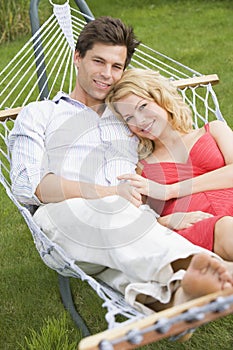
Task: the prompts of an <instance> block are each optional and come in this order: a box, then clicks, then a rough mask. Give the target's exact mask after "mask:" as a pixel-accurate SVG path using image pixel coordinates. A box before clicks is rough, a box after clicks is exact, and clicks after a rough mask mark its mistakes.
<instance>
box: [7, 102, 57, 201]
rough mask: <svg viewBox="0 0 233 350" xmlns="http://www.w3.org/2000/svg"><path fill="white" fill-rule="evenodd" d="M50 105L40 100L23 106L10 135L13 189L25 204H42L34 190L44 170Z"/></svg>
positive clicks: (50, 111) (50, 103)
mask: <svg viewBox="0 0 233 350" xmlns="http://www.w3.org/2000/svg"><path fill="white" fill-rule="evenodd" d="M52 104H53V103H52V102H51V101H41V102H34V103H31V104H29V105H28V106H26V107H24V108H23V109H22V111H21V112H20V113H19V115H18V117H17V119H16V121H15V124H14V127H13V129H12V131H11V132H10V135H9V139H8V143H9V149H10V152H11V172H10V176H11V182H12V192H13V194H14V196H15V197H16V198H17V199H18V200H19V201H20V202H21V203H24V204H34V205H40V204H41V203H40V201H39V199H38V198H37V197H36V195H35V190H36V187H37V186H38V184H39V183H40V181H41V178H42V177H43V176H44V175H45V174H46V172H47V170H46V163H47V162H46V152H45V146H44V140H45V130H46V125H47V124H48V118H49V116H50V115H51V113H52V108H51V107H52ZM45 111H46V112H45Z"/></svg>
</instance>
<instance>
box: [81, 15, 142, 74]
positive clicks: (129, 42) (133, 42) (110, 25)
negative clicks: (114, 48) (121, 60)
mask: <svg viewBox="0 0 233 350" xmlns="http://www.w3.org/2000/svg"><path fill="white" fill-rule="evenodd" d="M96 43H103V44H106V45H119V46H126V48H127V58H126V62H125V68H126V67H127V66H128V64H129V63H130V60H131V58H132V56H133V53H134V51H135V48H136V47H137V46H138V45H139V44H140V42H139V41H138V40H137V39H136V37H135V35H134V31H133V28H132V27H130V26H126V25H125V24H124V23H123V22H122V21H121V20H120V19H119V18H112V17H109V16H102V17H99V18H97V19H95V20H93V21H91V22H88V23H87V24H86V25H85V27H84V28H83V30H82V31H81V33H80V35H79V37H78V41H77V44H76V47H75V50H76V51H78V52H79V54H80V57H84V56H85V54H86V52H87V51H88V50H91V49H92V48H93V46H94V44H96Z"/></svg>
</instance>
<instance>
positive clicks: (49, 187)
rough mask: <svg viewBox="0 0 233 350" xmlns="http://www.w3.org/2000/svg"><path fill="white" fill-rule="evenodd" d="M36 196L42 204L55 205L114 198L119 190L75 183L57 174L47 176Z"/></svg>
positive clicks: (38, 188)
mask: <svg viewBox="0 0 233 350" xmlns="http://www.w3.org/2000/svg"><path fill="white" fill-rule="evenodd" d="M35 194H36V196H37V197H38V198H39V200H40V201H41V202H42V203H55V202H61V201H63V200H66V199H71V198H86V199H96V198H103V197H106V196H112V195H115V194H117V188H116V187H115V186H109V187H107V186H101V185H96V184H90V183H85V182H79V181H73V180H68V179H65V178H63V177H60V176H57V175H55V174H47V175H46V176H45V177H44V178H43V179H42V180H41V182H40V184H39V185H38V186H37V188H36V192H35Z"/></svg>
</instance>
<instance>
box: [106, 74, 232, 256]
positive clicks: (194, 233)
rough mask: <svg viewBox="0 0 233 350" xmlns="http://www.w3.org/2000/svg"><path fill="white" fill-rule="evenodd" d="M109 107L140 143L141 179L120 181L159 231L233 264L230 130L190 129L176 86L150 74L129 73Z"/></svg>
mask: <svg viewBox="0 0 233 350" xmlns="http://www.w3.org/2000/svg"><path fill="white" fill-rule="evenodd" d="M107 102H108V103H109V105H110V108H112V109H113V110H114V112H115V113H116V114H117V115H118V116H119V117H120V118H121V119H123V121H124V122H125V123H127V124H128V126H129V128H130V129H131V131H132V132H133V133H134V134H136V135H137V136H138V137H139V139H140V145H139V155H140V161H139V164H138V168H139V174H141V175H142V176H140V175H131V174H125V175H122V176H120V177H119V179H120V180H129V181H130V182H131V185H132V186H133V187H134V188H135V189H136V190H137V191H138V192H140V193H141V194H143V195H145V196H147V203H148V204H149V205H150V206H151V207H152V208H153V209H154V210H155V211H156V212H158V213H159V214H160V215H161V217H160V219H159V222H160V223H161V224H163V225H165V226H169V227H170V228H172V229H176V231H177V232H178V233H179V234H181V235H182V236H184V237H185V238H187V239H189V240H190V241H191V242H192V243H194V244H197V245H199V246H202V247H204V248H206V249H209V250H212V251H214V252H215V253H217V254H218V255H220V256H221V257H222V258H223V259H226V260H230V261H233V234H232V231H233V217H232V215H233V153H232V149H233V134H232V130H231V129H230V128H229V127H228V126H227V125H226V124H225V123H223V122H220V121H213V122H210V123H209V124H207V125H205V126H203V127H201V128H199V129H193V128H192V113H191V110H190V108H189V107H188V106H187V104H185V103H184V102H183V99H182V97H181V96H180V94H179V93H178V91H177V89H176V88H175V87H174V86H173V85H172V82H170V81H169V80H168V79H166V78H164V77H162V76H161V75H160V74H159V73H158V72H154V71H150V70H141V69H131V70H128V71H126V72H125V73H124V75H123V77H122V79H121V80H120V81H119V82H118V83H117V84H116V85H115V86H114V88H113V89H112V90H111V92H110V94H109V96H108V99H107ZM184 212H187V214H184ZM174 213H176V214H174ZM164 216H165V217H164ZM181 218H183V219H181ZM177 223H178V224H177Z"/></svg>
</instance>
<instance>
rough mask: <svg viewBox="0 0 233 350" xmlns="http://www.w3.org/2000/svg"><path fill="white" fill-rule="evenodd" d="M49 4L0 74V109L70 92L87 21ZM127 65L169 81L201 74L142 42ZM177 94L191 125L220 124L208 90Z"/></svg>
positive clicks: (72, 11)
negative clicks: (79, 40) (190, 111)
mask: <svg viewBox="0 0 233 350" xmlns="http://www.w3.org/2000/svg"><path fill="white" fill-rule="evenodd" d="M50 3H51V4H52V6H53V14H52V15H51V16H50V17H49V18H48V19H47V20H46V21H45V23H44V24H43V25H42V26H41V27H40V29H39V31H38V32H36V33H35V34H34V35H33V37H32V38H31V39H30V40H29V41H28V42H27V43H26V44H25V45H24V46H23V48H22V49H21V50H20V51H19V52H18V53H17V54H16V55H15V57H14V58H13V59H12V60H11V61H10V62H9V64H8V65H7V66H6V67H5V68H4V69H3V70H2V71H1V72H0V85H1V86H2V90H1V93H0V109H5V108H13V107H18V106H24V105H26V104H28V103H29V102H31V101H37V100H40V99H44V98H52V97H53V96H54V95H55V94H56V93H57V91H60V90H63V91H66V92H68V93H70V92H71V91H72V88H73V86H74V84H75V79H76V74H77V71H76V68H75V66H74V64H73V53H74V49H75V43H76V41H77V38H78V35H79V33H80V31H81V30H82V28H83V26H84V25H85V23H86V22H85V20H84V18H85V17H88V16H87V15H85V14H83V13H82V12H80V11H79V10H77V9H75V8H73V7H70V5H69V3H68V2H66V3H64V4H63V5H57V4H53V3H52V1H50ZM88 19H89V20H90V19H91V18H90V17H88ZM130 67H138V68H145V69H154V70H159V71H160V73H161V74H163V75H165V76H167V77H169V78H171V79H172V80H179V79H187V78H192V77H193V76H196V77H201V76H202V75H201V73H199V72H197V71H195V70H193V69H191V68H189V67H187V66H185V65H183V64H182V63H180V62H178V61H176V60H174V59H172V58H170V57H168V56H166V55H164V54H162V53H160V52H158V51H156V50H153V49H152V48H150V47H148V46H146V45H145V44H141V45H140V46H139V48H138V49H137V50H136V52H135V54H134V56H133V58H132V61H131V65H130ZM38 84H39V86H40V91H39V89H38ZM22 87H23V88H22ZM182 95H183V97H184V99H185V100H186V102H187V103H188V104H190V105H191V107H192V109H193V111H194V124H195V127H197V126H198V123H199V121H202V122H204V123H206V122H207V121H208V120H209V115H210V118H211V116H212V118H214V119H215V118H216V117H217V118H218V119H222V120H223V118H222V115H221V112H220V109H219V106H218V102H217V99H216V96H215V93H214V91H213V89H212V87H211V86H210V87H208V88H207V89H197V87H192V88H191V93H190V88H185V89H183V90H182ZM199 102H201V103H199ZM199 105H200V106H201V109H200V111H199V109H198V108H197V106H199ZM203 106H204V109H203Z"/></svg>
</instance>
